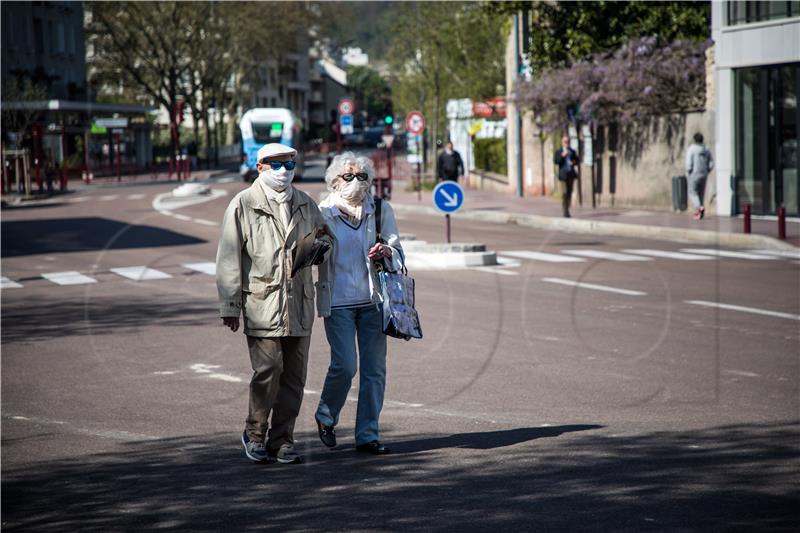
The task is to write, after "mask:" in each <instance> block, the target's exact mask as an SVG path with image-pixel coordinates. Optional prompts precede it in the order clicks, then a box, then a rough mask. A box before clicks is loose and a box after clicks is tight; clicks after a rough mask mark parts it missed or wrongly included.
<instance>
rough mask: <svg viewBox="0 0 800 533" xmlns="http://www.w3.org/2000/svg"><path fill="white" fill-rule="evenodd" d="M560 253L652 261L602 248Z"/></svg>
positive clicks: (562, 251) (596, 257) (610, 259)
mask: <svg viewBox="0 0 800 533" xmlns="http://www.w3.org/2000/svg"><path fill="white" fill-rule="evenodd" d="M561 253H562V254H570V255H579V256H582V257H591V258H593V259H608V260H609V261H652V259H650V258H649V257H642V256H640V255H628V254H620V253H616V252H606V251H604V250H561Z"/></svg>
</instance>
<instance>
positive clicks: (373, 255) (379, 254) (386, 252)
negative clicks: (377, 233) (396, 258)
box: [367, 243, 392, 261]
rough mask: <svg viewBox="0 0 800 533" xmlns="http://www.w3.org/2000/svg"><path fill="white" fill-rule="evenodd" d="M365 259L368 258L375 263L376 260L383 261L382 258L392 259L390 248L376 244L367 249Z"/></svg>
mask: <svg viewBox="0 0 800 533" xmlns="http://www.w3.org/2000/svg"><path fill="white" fill-rule="evenodd" d="M367 257H369V258H370V259H371V260H373V261H375V260H376V259H383V258H384V257H392V248H391V246H386V245H385V244H381V243H377V244H376V245H375V246H373V247H372V248H370V249H369V252H368V253H367Z"/></svg>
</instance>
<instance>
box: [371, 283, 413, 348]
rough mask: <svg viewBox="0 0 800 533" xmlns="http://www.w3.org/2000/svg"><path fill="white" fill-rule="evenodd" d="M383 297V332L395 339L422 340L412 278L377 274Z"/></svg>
mask: <svg viewBox="0 0 800 533" xmlns="http://www.w3.org/2000/svg"><path fill="white" fill-rule="evenodd" d="M378 278H379V280H380V286H381V293H382V295H383V306H382V307H383V332H384V333H385V334H386V335H388V336H390V337H395V338H397V339H405V340H410V339H412V338H414V339H421V338H422V328H421V327H420V324H419V314H418V313H417V310H416V309H415V308H414V278H412V277H411V276H409V275H408V272H407V271H406V270H405V269H403V271H402V272H389V271H387V270H382V271H380V272H379V273H378Z"/></svg>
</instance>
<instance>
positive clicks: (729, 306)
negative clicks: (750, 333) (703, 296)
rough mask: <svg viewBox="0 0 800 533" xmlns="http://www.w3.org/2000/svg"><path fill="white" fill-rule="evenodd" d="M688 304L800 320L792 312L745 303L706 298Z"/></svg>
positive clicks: (799, 317)
mask: <svg viewBox="0 0 800 533" xmlns="http://www.w3.org/2000/svg"><path fill="white" fill-rule="evenodd" d="M686 303H687V304H692V305H699V306H702V307H716V308H719V309H727V310H729V311H741V312H743V313H752V314H754V315H764V316H774V317H776V318H788V319H789V320H800V315H794V314H792V313H781V312H779V311H769V310H767V309H758V308H756V307H745V306H743V305H732V304H723V303H720V302H707V301H705V300H686Z"/></svg>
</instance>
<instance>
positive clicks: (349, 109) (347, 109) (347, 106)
mask: <svg viewBox="0 0 800 533" xmlns="http://www.w3.org/2000/svg"><path fill="white" fill-rule="evenodd" d="M355 110H356V105H355V104H354V103H353V101H352V100H350V99H349V98H342V99H341V100H339V114H340V115H352V114H353V111H355Z"/></svg>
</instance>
